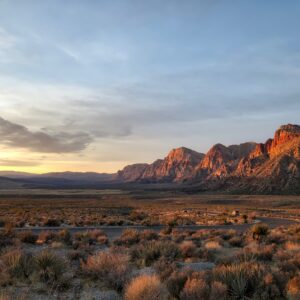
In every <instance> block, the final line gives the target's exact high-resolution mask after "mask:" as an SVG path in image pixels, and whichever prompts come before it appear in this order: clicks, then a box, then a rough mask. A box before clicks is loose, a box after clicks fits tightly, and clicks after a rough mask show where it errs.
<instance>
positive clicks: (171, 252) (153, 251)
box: [130, 241, 181, 267]
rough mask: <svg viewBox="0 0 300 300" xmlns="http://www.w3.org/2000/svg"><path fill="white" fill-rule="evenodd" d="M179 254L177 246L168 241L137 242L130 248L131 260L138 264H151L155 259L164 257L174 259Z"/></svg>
mask: <svg viewBox="0 0 300 300" xmlns="http://www.w3.org/2000/svg"><path fill="white" fill-rule="evenodd" d="M180 256H181V252H180V249H179V247H178V246H177V245H176V244H175V243H173V242H170V241H166V242H161V241H150V242H146V243H144V244H138V245H136V246H134V247H133V248H131V249H130V257H131V261H133V262H135V263H137V264H138V265H140V266H146V267H148V266H151V265H152V264H153V263H154V262H155V261H157V260H159V259H160V258H164V259H166V260H169V261H175V260H176V259H177V258H179V257H180Z"/></svg>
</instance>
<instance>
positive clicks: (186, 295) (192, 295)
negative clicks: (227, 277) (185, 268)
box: [180, 278, 210, 300]
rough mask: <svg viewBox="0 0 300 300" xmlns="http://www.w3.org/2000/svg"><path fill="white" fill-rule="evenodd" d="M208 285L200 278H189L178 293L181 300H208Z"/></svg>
mask: <svg viewBox="0 0 300 300" xmlns="http://www.w3.org/2000/svg"><path fill="white" fill-rule="evenodd" d="M209 292H210V289H209V285H208V284H207V283H206V282H205V281H204V279H202V278H189V279H188V280H187V281H186V283H185V285H184V288H183V290H182V292H181V293H180V299H181V300H199V299H209Z"/></svg>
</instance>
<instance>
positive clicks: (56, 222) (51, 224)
mask: <svg viewBox="0 0 300 300" xmlns="http://www.w3.org/2000/svg"><path fill="white" fill-rule="evenodd" d="M60 224H61V221H60V220H57V219H48V220H47V221H46V222H45V223H44V226H47V227H59V226H60Z"/></svg>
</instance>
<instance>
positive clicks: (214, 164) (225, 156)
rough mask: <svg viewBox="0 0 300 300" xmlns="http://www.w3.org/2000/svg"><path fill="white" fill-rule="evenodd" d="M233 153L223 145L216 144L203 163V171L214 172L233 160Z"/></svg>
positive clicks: (201, 166)
mask: <svg viewBox="0 0 300 300" xmlns="http://www.w3.org/2000/svg"><path fill="white" fill-rule="evenodd" d="M231 158H232V155H231V151H230V150H229V149H228V148H227V147H226V146H224V145H222V144H216V145H214V146H213V147H212V148H210V150H209V151H208V152H207V154H206V155H205V157H204V159H203V160H202V162H201V165H200V168H201V169H208V170H214V169H217V168H219V167H220V166H221V165H222V164H224V163H225V162H227V161H229V160H231Z"/></svg>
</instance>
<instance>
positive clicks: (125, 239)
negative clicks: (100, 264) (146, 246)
mask: <svg viewBox="0 0 300 300" xmlns="http://www.w3.org/2000/svg"><path fill="white" fill-rule="evenodd" d="M139 241H140V236H139V232H138V231H137V230H135V229H125V230H124V231H123V232H122V234H121V236H120V237H119V238H118V239H116V240H115V241H114V244H115V245H119V246H121V245H123V246H132V245H134V244H137V243H138V242H139Z"/></svg>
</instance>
